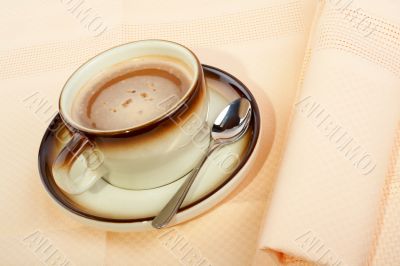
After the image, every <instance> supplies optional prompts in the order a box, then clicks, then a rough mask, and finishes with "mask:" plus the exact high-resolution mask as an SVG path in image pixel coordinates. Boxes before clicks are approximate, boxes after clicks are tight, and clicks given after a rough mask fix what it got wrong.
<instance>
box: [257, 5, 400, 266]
mask: <svg viewBox="0 0 400 266" xmlns="http://www.w3.org/2000/svg"><path fill="white" fill-rule="evenodd" d="M394 14H400V4H399V3H394V2H393V1H383V2H382V1H380V2H377V1H376V2H373V1H369V2H368V3H366V1H321V2H320V6H319V8H318V11H317V13H316V18H315V22H314V29H313V30H312V31H313V32H312V34H311V37H310V40H309V46H308V50H307V52H306V58H305V64H304V65H305V66H304V71H303V76H302V78H300V91H299V93H298V95H297V99H296V101H295V103H294V104H293V111H292V118H291V125H290V130H289V133H288V137H287V140H286V144H285V147H286V148H285V152H284V156H283V159H282V161H281V166H280V170H279V174H278V176H277V181H276V184H275V187H274V191H273V195H272V201H271V203H270V205H269V206H268V208H267V212H266V217H265V221H264V226H263V230H262V234H261V238H260V247H261V248H262V249H267V250H269V251H273V252H277V253H276V254H280V255H279V257H280V259H281V261H283V262H285V261H286V262H290V261H293V258H301V259H303V260H307V261H310V262H313V263H317V264H323V265H370V264H371V263H373V262H374V259H376V258H375V254H376V247H377V244H379V243H378V242H379V239H380V232H381V231H382V230H381V229H380V226H381V225H382V221H381V220H382V212H383V210H384V209H385V204H386V203H387V201H384V200H382V197H383V195H385V194H384V193H383V192H384V191H385V187H386V186H387V184H388V183H390V181H388V178H389V179H390V178H392V177H393V173H394V170H393V168H394V167H395V162H396V159H397V151H398V149H397V146H398V145H397V146H395V139H396V134H397V128H398V123H399V121H400V104H399V99H400V20H399V17H398V16H397V17H396V16H394ZM393 147H395V149H393ZM390 173H392V174H390ZM387 194H388V193H386V198H387ZM397 196H398V197H400V195H397ZM391 197H393V194H391ZM397 202H398V201H397ZM392 208H393V207H392ZM397 208H400V207H397ZM397 217H398V216H397ZM389 224H390V225H391V226H395V222H394V221H393V220H392V221H391V222H390V223H389ZM389 231H390V232H393V231H394V230H389ZM397 236H398V234H397ZM399 240H400V238H397V241H398V242H397V244H398V245H400V243H399ZM382 248H383V249H384V248H385V247H382ZM383 253H384V252H382V254H383ZM389 256H390V255H389ZM290 257H292V258H291V259H290ZM391 262H395V263H394V264H391V265H399V264H400V257H398V256H397V258H396V254H392V255H391ZM376 265H386V264H376Z"/></svg>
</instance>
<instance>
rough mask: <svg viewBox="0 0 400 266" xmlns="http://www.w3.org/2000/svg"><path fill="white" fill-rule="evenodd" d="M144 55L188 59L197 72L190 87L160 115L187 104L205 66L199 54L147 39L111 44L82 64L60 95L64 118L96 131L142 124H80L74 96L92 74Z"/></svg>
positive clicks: (74, 125) (106, 131)
mask: <svg viewBox="0 0 400 266" xmlns="http://www.w3.org/2000/svg"><path fill="white" fill-rule="evenodd" d="M143 56H166V57H172V58H174V59H177V60H180V61H181V62H182V63H184V64H185V65H186V66H187V67H188V68H189V70H190V72H191V73H193V77H192V80H191V84H190V87H189V89H188V90H187V91H186V92H185V94H184V95H183V97H182V98H181V99H180V100H179V101H178V102H177V103H176V104H174V105H173V106H171V107H170V108H169V109H168V110H167V111H166V112H165V113H164V114H161V115H160V117H164V116H168V115H170V114H172V113H173V112H174V111H175V110H177V109H178V108H179V107H180V106H181V105H182V104H184V102H185V100H186V99H187V98H188V97H189V96H190V94H191V93H192V91H193V90H194V89H195V86H196V83H197V80H198V78H199V73H200V68H201V67H200V63H199V61H198V59H197V58H196V56H195V55H194V54H193V53H192V52H191V51H190V50H189V49H187V48H186V47H184V46H182V45H180V44H177V43H174V42H170V41H164V40H144V41H137V42H131V43H127V44H123V45H120V46H117V47H114V48H111V49H109V50H107V51H105V52H103V53H101V54H99V55H97V56H95V57H93V58H92V59H90V60H89V61H87V62H86V63H85V64H83V65H82V66H81V67H80V68H78V69H77V70H76V71H75V72H74V73H73V74H72V76H71V77H70V78H69V79H68V81H67V82H66V84H65V85H64V87H63V89H62V92H61V95H60V102H59V108H60V113H61V116H62V117H63V119H64V120H66V122H67V123H68V124H70V125H71V126H73V127H74V128H76V129H79V130H81V131H84V132H87V133H92V134H96V133H113V132H121V131H127V130H132V129H134V128H136V127H140V125H139V126H135V127H134V128H116V129H112V130H99V129H93V128H88V127H85V126H84V125H82V124H80V123H79V122H78V121H74V119H73V118H72V108H73V103H74V100H75V98H76V96H77V94H78V93H79V92H80V89H81V88H82V87H83V86H84V85H85V84H86V83H87V82H88V81H89V80H90V79H91V78H93V77H94V76H96V75H97V74H99V73H101V72H102V71H104V69H107V68H110V67H112V66H114V65H116V64H118V63H121V62H124V61H126V60H130V59H133V58H138V57H143ZM160 117H156V118H154V119H153V120H152V121H148V122H147V123H146V124H151V123H152V122H155V121H158V120H159V119H160Z"/></svg>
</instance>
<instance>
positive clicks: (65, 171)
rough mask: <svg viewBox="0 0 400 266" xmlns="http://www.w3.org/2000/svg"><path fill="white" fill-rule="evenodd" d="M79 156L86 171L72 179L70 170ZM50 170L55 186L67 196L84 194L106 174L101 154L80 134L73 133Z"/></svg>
mask: <svg viewBox="0 0 400 266" xmlns="http://www.w3.org/2000/svg"><path fill="white" fill-rule="evenodd" d="M81 155H82V156H83V157H84V159H85V161H86V169H85V170H84V172H83V173H82V174H80V175H79V176H76V177H72V176H71V173H70V172H71V168H72V166H73V165H74V163H75V162H76V160H77V159H78V158H79V156H81ZM52 170H53V175H54V180H55V181H56V184H57V186H59V187H60V188H61V189H62V190H64V191H65V192H67V193H69V194H81V193H83V192H85V191H86V190H88V189H89V188H91V187H92V186H93V185H94V184H95V183H96V182H97V181H98V180H99V179H100V178H101V177H103V176H104V175H105V174H106V173H107V169H106V168H105V167H104V166H103V156H102V154H101V152H100V151H99V150H98V149H95V146H94V144H93V143H91V142H90V140H89V139H88V138H87V137H86V136H85V135H82V134H81V133H74V135H73V136H72V139H71V140H70V141H69V142H68V143H67V145H65V147H64V148H63V149H62V150H61V152H60V153H59V154H58V156H57V158H56V160H55V161H54V163H53V167H52Z"/></svg>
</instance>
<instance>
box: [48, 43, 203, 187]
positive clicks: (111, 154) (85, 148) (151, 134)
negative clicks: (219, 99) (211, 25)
mask: <svg viewBox="0 0 400 266" xmlns="http://www.w3.org/2000/svg"><path fill="white" fill-rule="evenodd" d="M145 56H160V58H162V57H168V58H173V59H176V60H178V61H180V62H182V63H183V64H184V65H186V66H187V67H188V68H189V70H190V72H191V73H192V74H193V76H192V77H191V78H192V79H191V84H190V87H189V88H188V90H187V91H185V93H184V95H183V96H182V97H181V98H180V99H179V100H178V101H177V102H176V103H174V104H173V105H172V106H171V107H170V108H169V109H167V111H165V112H164V113H162V114H160V115H159V116H158V117H155V118H154V119H152V120H150V121H146V122H145V123H142V124H140V125H137V126H134V127H131V128H116V129H112V130H99V129H95V128H88V127H86V126H85V125H83V124H80V123H79V122H78V121H76V120H74V119H72V111H73V107H74V104H73V103H74V100H75V99H76V96H77V94H78V93H79V91H80V89H81V88H82V87H83V86H84V85H85V84H86V83H87V82H88V81H89V80H90V79H91V78H92V77H94V76H96V75H98V74H99V73H101V72H102V71H104V70H105V69H108V68H112V67H113V66H114V65H116V64H119V63H121V62H124V61H126V60H130V59H133V58H137V57H145ZM160 104H162V103H161V102H160ZM59 108H60V115H61V118H62V119H63V121H64V123H65V124H66V125H67V128H68V129H69V130H70V131H71V132H72V133H73V134H74V135H73V138H72V140H71V141H70V143H68V144H67V145H66V147H65V148H64V149H63V150H62V151H61V152H60V154H59V156H58V158H57V159H56V162H55V164H54V165H53V174H54V177H55V181H56V183H57V185H58V186H59V187H60V188H61V189H63V190H64V191H66V192H68V193H71V194H78V193H81V192H83V191H85V190H86V189H89V188H90V187H91V186H93V185H94V184H95V183H96V178H94V177H93V176H91V173H92V175H94V173H95V171H97V172H99V170H98V169H101V176H100V177H102V178H103V179H105V180H106V181H107V182H109V183H110V184H112V185H114V186H117V187H120V188H124V189H135V190H139V189H151V188H155V187H159V186H163V185H166V184H169V183H171V182H174V181H176V180H178V179H179V178H181V177H183V176H185V175H186V174H187V173H188V172H190V171H191V170H192V169H193V167H194V166H195V165H196V163H197V162H198V160H199V159H200V158H201V156H202V154H203V153H204V150H205V149H206V148H207V146H208V143H209V133H210V128H209V126H208V125H207V122H206V121H207V113H208V93H207V87H206V85H205V81H204V73H203V69H202V66H201V64H200V62H199V60H198V59H197V58H196V56H195V55H194V54H193V53H192V52H191V51H190V50H189V49H187V48H185V47H184V46H181V45H179V44H176V43H173V42H169V41H162V40H146V41H138V42H132V43H128V44H124V45H121V46H117V47H114V48H112V49H110V50H107V51H105V52H103V53H101V54H99V55H97V56H96V57H94V58H92V59H90V60H89V61H88V62H86V63H85V64H84V65H82V66H81V67H80V68H79V69H78V70H76V71H75V72H74V73H73V74H72V76H71V77H70V78H69V80H68V81H67V83H66V84H65V86H64V88H63V90H62V92H61V96H60V102H59ZM67 149H68V151H65V150H67ZM74 150H75V151H77V154H73V152H71V151H74ZM75 155H78V156H75ZM60 157H62V158H61V159H60ZM78 157H80V158H82V157H83V158H84V160H85V161H86V166H87V168H89V169H87V170H89V173H86V176H78V177H76V176H74V174H71V173H72V172H71V168H72V164H74V163H73V162H72V161H76V159H77V158H78ZM93 158H95V160H94V161H96V163H95V165H96V168H98V169H91V166H92V165H93V163H92V162H93ZM68 162H69V163H68ZM71 162H72V163H71ZM90 171H92V172H90ZM97 174H98V173H97ZM85 178H86V179H87V180H86V181H85V180H84V179H85ZM89 179H90V180H89ZM66 180H68V182H66ZM74 182H78V183H79V182H83V183H85V182H86V185H87V184H89V183H90V184H89V185H87V186H86V185H85V186H86V187H87V188H86V189H78V190H74V189H70V188H69V184H74Z"/></svg>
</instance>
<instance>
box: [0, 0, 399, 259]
mask: <svg viewBox="0 0 400 266" xmlns="http://www.w3.org/2000/svg"><path fill="white" fill-rule="evenodd" d="M316 6H317V1H316V0H267V1H262V0H254V1H228V0H223V1H211V0H204V1H194V2H188V1H182V0H172V1H162V2H161V1H153V0H148V1H104V0H103V1H94V0H91V1H89V0H85V1H83V0H82V1H78V0H71V1H67V0H65V1H64V0H62V1H50V0H41V1H36V2H29V1H23V2H21V1H19V2H18V3H17V2H11V1H10V2H7V3H3V5H2V8H1V10H0V36H1V40H2V41H1V42H0V86H1V89H0V91H1V95H2V97H0V117H1V122H2V128H1V129H2V133H1V138H0V145H1V147H2V150H1V152H0V165H1V169H2V176H3V185H2V186H1V187H0V202H1V205H0V217H1V221H2V226H1V229H0V262H1V264H4V265H22V264H29V265H43V264H51V263H54V265H55V264H56V263H57V264H58V265H61V264H63V263H64V264H66V263H69V265H180V264H182V265H250V264H255V265H276V264H278V262H277V260H276V258H275V257H274V256H270V254H268V253H266V252H264V251H260V250H259V249H258V247H259V245H258V244H259V233H260V228H261V225H262V220H263V217H264V212H265V210H266V209H267V206H269V201H270V198H271V191H272V189H273V187H274V184H275V177H276V175H277V170H278V165H279V162H280V158H281V157H282V154H283V153H282V150H283V147H284V145H283V144H284V142H285V139H286V138H285V136H286V134H287V125H288V120H289V116H290V113H291V110H292V107H293V103H294V99H295V94H296V91H297V87H298V86H297V85H298V80H299V77H300V76H301V75H300V74H301V68H302V65H303V59H304V56H305V55H307V52H305V51H306V45H307V40H308V35H309V32H310V29H311V24H312V21H313V17H314V14H315V9H316ZM146 38H161V39H168V40H172V41H176V42H180V43H182V44H185V45H186V46H188V47H190V48H191V49H192V50H193V51H194V52H195V53H196V54H197V55H198V56H199V58H200V60H201V61H202V62H203V63H206V64H210V65H214V66H217V67H219V68H222V69H224V70H226V71H228V72H230V73H232V74H233V75H235V76H237V77H238V78H239V79H241V80H242V81H243V82H244V83H245V84H246V85H247V86H248V87H249V88H250V89H251V90H252V92H253V93H254V95H255V97H256V98H257V101H258V103H259V105H260V109H261V114H262V113H263V111H264V112H265V108H266V106H269V105H268V104H267V103H268V102H271V103H272V105H273V107H274V111H275V117H274V118H268V119H266V118H265V117H264V118H263V122H262V134H261V142H260V146H261V147H265V146H268V144H269V143H270V142H273V145H272V149H271V151H268V150H263V149H262V148H261V149H260V150H261V152H260V153H259V154H258V157H257V161H256V163H255V166H254V168H253V169H252V171H251V172H250V173H249V174H248V177H247V178H246V180H245V181H244V182H243V184H241V186H240V187H239V188H238V189H237V190H236V191H235V192H234V193H233V194H232V195H230V196H229V197H228V198H227V199H226V200H224V201H223V202H222V203H221V204H219V205H218V206H217V207H215V208H213V209H212V210H211V211H209V212H207V213H206V214H204V215H202V216H200V217H198V218H196V219H194V220H192V221H189V222H187V223H184V224H182V225H179V226H176V227H173V228H170V229H165V230H161V231H151V232H142V233H113V232H105V231H101V230H98V229H94V228H88V227H86V226H83V225H81V224H80V223H78V222H76V221H74V220H72V219H71V218H69V217H68V216H66V215H65V214H64V213H62V212H61V211H60V210H59V209H58V207H56V206H55V204H54V203H53V202H52V201H51V199H50V198H49V197H48V196H47V194H46V192H45V190H44V188H43V187H42V185H41V182H40V179H39V175H38V170H37V152H38V147H39V144H40V140H41V138H42V135H43V133H44V130H45V129H46V127H47V125H48V123H49V120H50V119H51V117H52V116H53V115H54V114H55V113H56V112H57V99H58V95H59V92H60V90H61V87H62V85H63V83H64V82H65V81H66V79H67V78H68V77H69V75H70V74H71V73H72V72H73V71H74V69H76V68H77V67H78V66H79V65H80V64H82V63H83V62H84V61H85V60H87V59H88V58H90V57H92V56H94V55H96V54H97V53H99V52H101V51H102V50H105V49H107V48H110V47H112V46H114V45H118V44H121V43H125V42H129V41H133V40H139V39H146ZM306 58H307V56H306ZM271 121H274V123H272V122H271ZM270 131H274V132H275V136H274V138H273V139H270V138H267V137H266V136H268V135H270V134H267V133H266V132H270ZM396 189H398V187H391V188H390V189H389V188H388V190H387V193H386V195H387V196H386V198H387V200H388V201H390V200H391V201H390V202H391V203H390V204H388V205H387V208H386V210H387V211H386V212H385V215H390V214H391V212H392V213H396V208H395V206H396V200H397V202H399V200H398V199H394V200H392V197H395V194H394V193H393V191H395V190H396ZM390 217H391V218H386V219H385V220H384V221H385V223H392V224H396V219H395V217H396V216H393V215H392V216H390ZM397 217H399V215H398V214H397ZM388 228H390V229H388V230H386V231H385V230H382V233H381V235H382V236H385V235H388V236H390V235H392V234H393V231H392V230H394V229H393V226H392V227H388ZM396 241H397V242H396ZM394 243H399V241H398V240H392V239H391V238H390V237H387V238H384V240H383V242H382V244H381V245H378V248H377V251H376V254H377V255H379V256H382V258H386V259H385V261H387V259H388V258H389V259H390V256H389V257H388V255H387V254H388V252H389V251H388V249H385V250H383V249H379V247H380V246H382V245H384V246H386V247H388V248H389V249H390V250H393V252H395V251H398V250H396V248H397V247H396V246H395V244H394ZM296 263H297V262H296ZM377 265H384V264H377ZM393 265H395V264H393Z"/></svg>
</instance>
